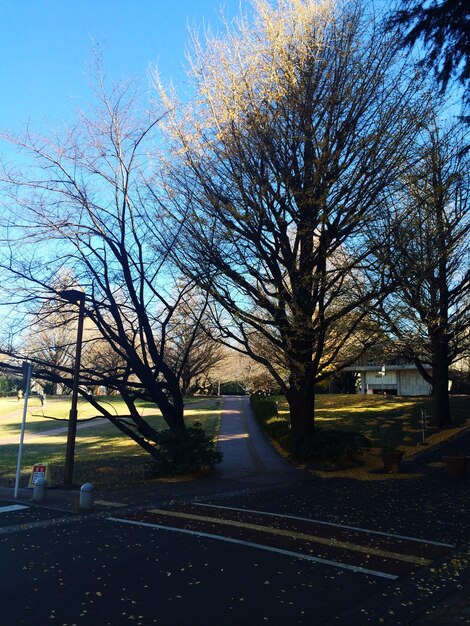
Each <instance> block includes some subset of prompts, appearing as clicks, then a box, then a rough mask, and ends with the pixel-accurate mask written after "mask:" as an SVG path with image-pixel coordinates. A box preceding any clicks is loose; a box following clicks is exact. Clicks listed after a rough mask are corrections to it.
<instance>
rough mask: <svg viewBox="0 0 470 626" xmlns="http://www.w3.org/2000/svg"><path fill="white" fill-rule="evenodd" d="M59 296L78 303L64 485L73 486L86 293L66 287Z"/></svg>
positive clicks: (72, 302)
mask: <svg viewBox="0 0 470 626" xmlns="http://www.w3.org/2000/svg"><path fill="white" fill-rule="evenodd" d="M59 296H60V297H61V298H63V299H64V300H67V302H70V303H71V304H78V305H79V308H78V328H77V344H76V348H75V365H74V368H73V384H72V405H71V407H70V412H69V427H68V431H67V448H66V450H65V469H64V485H66V486H71V485H72V478H73V461H74V455H75V437H76V434H77V417H78V410H77V404H78V380H79V376H80V360H81V356H82V337H83V320H84V318H85V294H84V292H83V291H79V290H78V289H65V290H64V291H60V292H59Z"/></svg>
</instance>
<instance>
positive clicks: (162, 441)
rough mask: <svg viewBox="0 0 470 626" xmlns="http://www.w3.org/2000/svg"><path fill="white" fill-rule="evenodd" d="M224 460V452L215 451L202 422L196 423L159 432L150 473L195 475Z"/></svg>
mask: <svg viewBox="0 0 470 626" xmlns="http://www.w3.org/2000/svg"><path fill="white" fill-rule="evenodd" d="M221 461H222V454H221V453H220V452H218V451H217V450H215V447H214V443H213V442H212V441H211V439H210V438H209V437H208V436H207V435H206V433H205V431H204V429H203V428H202V425H201V424H200V423H199V422H195V423H194V425H193V426H190V427H188V428H186V429H184V430H180V431H177V432H174V431H171V430H162V431H159V433H158V443H157V445H156V446H155V450H154V454H153V459H152V461H151V462H150V466H149V471H148V474H149V476H150V477H163V476H165V477H169V476H181V475H185V474H193V473H195V472H200V471H202V470H205V469H208V468H210V467H212V466H214V465H215V464H216V463H220V462H221Z"/></svg>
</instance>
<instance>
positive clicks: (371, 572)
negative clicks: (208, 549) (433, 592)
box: [107, 517, 398, 580]
mask: <svg viewBox="0 0 470 626" xmlns="http://www.w3.org/2000/svg"><path fill="white" fill-rule="evenodd" d="M107 519H108V520H109V521H111V522H120V523H121V524H131V525H134V526H146V527H148V528H156V529H159V530H167V531H170V532H177V533H183V534H185V535H195V536H197V537H207V538H209V539H217V540H218V541H225V542H227V543H235V544H238V545H242V546H248V547H250V548H258V549H260V550H267V551H268V552H276V553H277V554H283V555H285V556H291V557H294V558H296V559H304V560H306V561H313V562H315V563H321V564H322V565H330V566H332V567H337V568H339V569H346V570H350V571H352V572H357V573H360V574H369V575H371V576H378V577H380V578H388V579H390V580H396V579H397V578H398V576H395V575H394V574H387V573H386V572H379V571H376V570H371V569H366V568H365V567H359V566H355V565H349V564H347V563H341V562H339V561H329V560H328V559H322V558H321V557H317V556H310V555H307V554H300V553H298V552H292V551H290V550H282V549H280V548H274V547H272V546H265V545H262V544H259V543H252V542H251V541H243V540H241V539H234V538H232V537H222V536H221V535H212V534H211V533H204V532H201V531H195V530H188V529H186V528H174V527H172V526H164V525H162V524H150V523H149V522H140V521H136V520H128V519H121V518H119V517H108V518H107Z"/></svg>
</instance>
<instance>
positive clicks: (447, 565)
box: [0, 397, 470, 626]
mask: <svg viewBox="0 0 470 626" xmlns="http://www.w3.org/2000/svg"><path fill="white" fill-rule="evenodd" d="M218 447H219V449H220V450H221V451H222V452H223V454H224V460H223V462H222V463H221V464H220V465H219V466H218V467H217V469H216V470H215V471H214V473H213V475H212V476H211V477H208V478H206V479H204V480H199V481H191V482H186V483H156V484H153V485H151V486H145V487H142V488H136V489H116V490H107V491H106V492H99V493H96V496H95V507H94V512H93V513H85V512H79V511H78V500H79V489H78V488H76V489H73V490H63V489H50V490H49V492H48V496H47V502H46V503H45V504H44V506H45V507H47V508H50V509H55V510H56V511H57V512H58V513H61V514H63V515H70V513H75V514H79V515H97V516H99V515H102V514H109V512H110V511H111V510H116V509H118V508H121V509H130V508H140V507H144V506H148V505H153V506H155V505H160V504H162V505H164V504H165V503H169V502H171V501H172V500H188V501H189V500H200V501H203V500H205V499H210V498H211V497H212V498H213V497H214V496H217V497H230V496H236V495H239V494H246V493H253V492H254V491H255V492H256V491H258V490H259V491H260V492H266V491H268V492H269V491H270V490H273V491H274V490H275V489H276V488H277V487H280V486H283V487H285V486H286V485H289V484H291V483H292V484H295V485H298V484H299V483H303V482H304V481H305V484H309V485H310V487H312V493H313V494H315V493H317V491H318V487H317V486H316V485H320V483H318V482H316V481H319V480H321V479H318V478H314V477H312V476H311V475H309V474H308V473H306V472H304V471H302V470H297V469H296V468H294V467H293V466H292V465H291V464H290V463H288V462H287V461H286V460H285V459H283V458H281V457H280V456H279V455H278V454H277V452H276V451H275V450H274V448H273V447H272V446H271V444H270V443H269V442H268V441H267V439H266V437H265V435H264V433H263V432H262V431H261V429H260V427H259V425H258V423H257V421H256V419H255V418H254V416H253V413H252V410H251V406H250V404H249V399H248V398H247V397H225V398H224V406H223V411H222V416H221V426H220V433H219V443H218ZM443 454H467V455H468V454H470V430H469V431H468V432H465V433H463V434H461V435H460V436H459V437H458V438H456V439H454V440H452V441H450V442H448V443H446V444H441V445H440V446H439V447H438V448H433V449H429V450H428V449H426V448H423V451H422V452H420V453H419V454H418V455H417V456H416V457H415V458H414V459H413V460H410V461H406V462H405V463H404V465H405V468H404V471H405V472H409V473H410V474H413V473H420V474H424V476H425V480H426V481H429V482H430V484H432V487H433V488H432V490H431V491H432V493H434V494H435V497H436V498H439V497H440V489H441V487H442V486H447V487H448V488H449V487H450V492H451V493H452V494H454V495H455V497H457V494H458V493H460V494H461V493H463V492H464V491H465V493H468V490H469V489H470V476H469V475H467V478H466V480H464V481H458V483H455V489H453V487H454V483H451V482H449V481H451V480H452V479H449V478H447V476H446V473H445V469H444V468H443V467H441V465H440V460H441V457H442V455H443ZM469 473H470V472H469ZM292 481H293V482H292ZM348 484H349V483H348ZM348 488H350V489H351V490H352V491H354V483H353V482H351V484H350V485H349V487H348ZM360 493H364V492H360ZM19 496H20V497H19V499H18V502H23V503H27V504H30V505H32V506H37V505H34V504H32V503H31V497H32V490H28V489H22V490H20V494H19ZM383 497H385V495H384V496H383ZM0 498H1V499H3V500H8V501H11V502H14V500H13V490H12V489H2V488H0ZM313 504H314V501H312V505H313ZM41 506H42V505H41ZM469 513H470V512H469ZM449 515H451V512H450V511H449ZM468 518H469V522H470V515H468ZM330 623H331V624H347V625H348V626H354V625H357V626H364V625H365V624H390V626H396V625H399V624H404V625H407V624H409V625H412V626H431V625H436V626H439V625H440V624H442V625H443V624H446V625H450V626H456V625H458V624H470V544H466V545H461V546H460V547H459V548H458V549H456V550H455V551H454V552H453V553H452V554H451V555H449V557H448V558H446V559H445V560H443V561H442V562H439V563H434V564H433V565H431V566H430V567H428V568H423V569H421V570H419V571H418V572H415V574H413V575H412V576H410V577H408V578H404V579H400V580H398V581H397V582H396V584H395V583H393V584H391V585H390V586H389V587H388V588H387V589H386V590H385V592H382V593H380V594H378V595H376V596H373V597H371V598H370V599H369V600H368V601H367V602H366V603H362V604H361V606H357V607H352V608H351V610H349V611H348V612H347V614H345V615H340V616H338V617H337V618H335V619H334V620H332V621H331V622H330ZM325 626H326V625H325Z"/></svg>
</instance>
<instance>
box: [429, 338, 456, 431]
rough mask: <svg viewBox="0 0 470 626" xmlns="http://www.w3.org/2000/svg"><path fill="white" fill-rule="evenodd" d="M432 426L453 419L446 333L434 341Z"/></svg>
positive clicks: (441, 424)
mask: <svg viewBox="0 0 470 626" xmlns="http://www.w3.org/2000/svg"><path fill="white" fill-rule="evenodd" d="M432 352H433V357H432V360H433V366H432V399H433V403H432V414H431V425H432V426H444V425H446V424H450V423H451V421H452V418H451V415H450V401H449V366H448V345H447V338H446V336H445V334H444V333H442V334H440V335H439V336H438V337H435V338H434V340H433V342H432Z"/></svg>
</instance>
